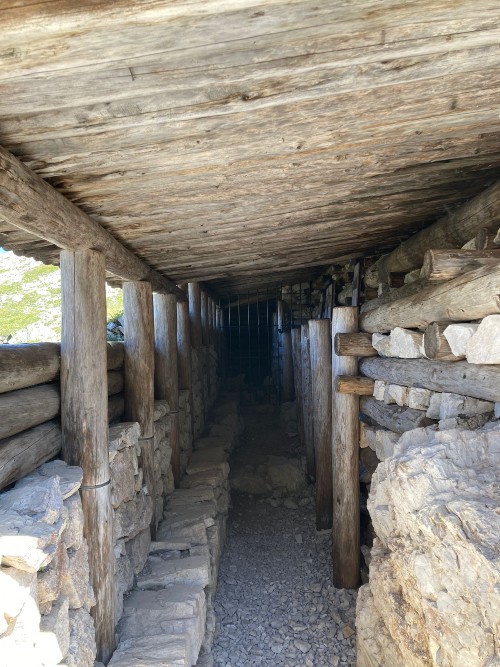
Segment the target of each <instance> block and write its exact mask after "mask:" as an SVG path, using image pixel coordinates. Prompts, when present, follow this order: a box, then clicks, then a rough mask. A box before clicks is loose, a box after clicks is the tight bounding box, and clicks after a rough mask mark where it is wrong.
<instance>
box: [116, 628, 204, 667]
mask: <svg viewBox="0 0 500 667" xmlns="http://www.w3.org/2000/svg"><path fill="white" fill-rule="evenodd" d="M188 653H189V638H188V636H187V635H160V636H157V637H135V638H132V639H125V640H124V641H122V642H120V644H119V646H118V648H117V649H116V651H115V652H114V654H113V657H112V658H111V661H110V662H109V663H108V667H151V665H154V667H191V666H190V662H189V661H188Z"/></svg>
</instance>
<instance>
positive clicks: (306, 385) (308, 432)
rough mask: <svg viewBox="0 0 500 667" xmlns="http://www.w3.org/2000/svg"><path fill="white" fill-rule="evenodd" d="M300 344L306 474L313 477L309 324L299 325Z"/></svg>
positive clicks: (314, 466) (314, 467)
mask: <svg viewBox="0 0 500 667" xmlns="http://www.w3.org/2000/svg"><path fill="white" fill-rule="evenodd" d="M300 346H301V350H302V352H301V358H302V369H301V376H302V406H303V407H302V409H303V414H304V443H305V449H306V469H307V474H308V475H309V476H310V477H312V478H314V475H315V473H316V463H315V457H314V437H313V422H312V418H311V356H310V348H309V325H307V324H302V325H301V327H300Z"/></svg>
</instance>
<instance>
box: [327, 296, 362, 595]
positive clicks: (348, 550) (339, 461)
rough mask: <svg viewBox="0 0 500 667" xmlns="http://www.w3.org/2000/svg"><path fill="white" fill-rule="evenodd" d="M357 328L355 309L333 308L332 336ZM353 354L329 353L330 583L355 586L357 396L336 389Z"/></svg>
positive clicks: (352, 365) (352, 364)
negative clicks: (330, 391) (330, 444)
mask: <svg viewBox="0 0 500 667" xmlns="http://www.w3.org/2000/svg"><path fill="white" fill-rule="evenodd" d="M357 330H358V309H357V308H355V307H352V306H347V307H344V308H333V310H332V340H335V335H336V334H338V333H353V332H356V331H357ZM357 371H358V360H357V358H356V357H344V356H339V355H337V354H335V351H333V354H332V382H333V389H332V448H333V554H332V555H333V584H334V586H336V588H356V587H357V585H358V583H359V550H360V514H359V459H358V449H359V396H357V395H355V394H339V393H337V392H336V391H335V386H336V380H337V377H338V376H339V375H357Z"/></svg>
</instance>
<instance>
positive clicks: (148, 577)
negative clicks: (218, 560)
mask: <svg viewBox="0 0 500 667" xmlns="http://www.w3.org/2000/svg"><path fill="white" fill-rule="evenodd" d="M209 582H210V563H209V562H208V561H207V559H206V558H204V557H203V556H189V557H188V558H171V559H167V560H164V559H163V558H161V557H158V556H150V557H149V558H148V560H147V563H146V566H145V567H144V570H143V571H142V573H141V574H140V575H139V577H138V578H137V586H138V587H139V588H143V589H148V588H152V589H155V588H159V587H163V588H164V587H165V586H168V585H169V584H196V585H201V586H206V585H207V584H208V583H209Z"/></svg>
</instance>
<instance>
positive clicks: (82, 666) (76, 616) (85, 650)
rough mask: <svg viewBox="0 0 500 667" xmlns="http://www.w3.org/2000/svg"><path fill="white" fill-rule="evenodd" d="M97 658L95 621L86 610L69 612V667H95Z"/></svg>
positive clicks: (67, 662) (67, 658) (67, 663)
mask: <svg viewBox="0 0 500 667" xmlns="http://www.w3.org/2000/svg"><path fill="white" fill-rule="evenodd" d="M95 656H96V645H95V628H94V621H93V619H92V617H91V616H90V614H89V613H88V612H87V611H85V609H75V610H71V609H70V611H69V650H68V653H67V655H66V658H65V664H66V665H67V667H94V660H95Z"/></svg>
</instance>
